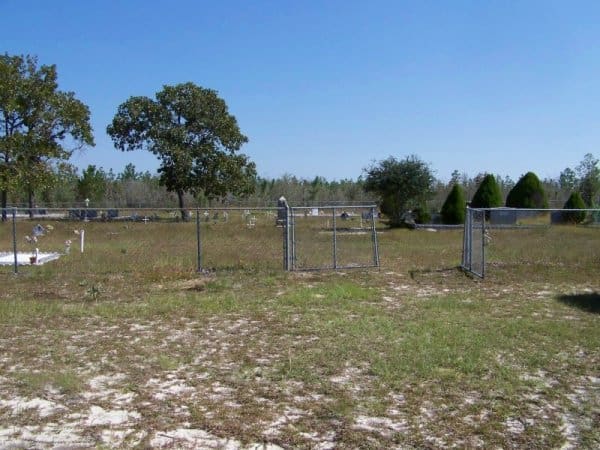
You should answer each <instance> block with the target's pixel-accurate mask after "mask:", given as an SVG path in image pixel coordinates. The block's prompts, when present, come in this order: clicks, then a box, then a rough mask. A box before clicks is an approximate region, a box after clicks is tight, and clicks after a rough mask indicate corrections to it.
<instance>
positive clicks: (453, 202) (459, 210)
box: [441, 184, 465, 225]
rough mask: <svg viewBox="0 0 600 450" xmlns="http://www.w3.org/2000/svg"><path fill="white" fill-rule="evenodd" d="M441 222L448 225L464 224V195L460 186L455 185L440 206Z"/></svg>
mask: <svg viewBox="0 0 600 450" xmlns="http://www.w3.org/2000/svg"><path fill="white" fill-rule="evenodd" d="M441 213H442V222H443V223H445V224H448V225H456V224H460V223H465V194H464V192H463V190H462V188H461V187H460V185H458V184H455V185H454V186H453V187H452V190H451V191H450V193H449V194H448V197H446V201H445V202H444V205H443V206H442V211H441Z"/></svg>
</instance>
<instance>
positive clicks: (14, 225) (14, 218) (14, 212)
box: [12, 208, 19, 275]
mask: <svg viewBox="0 0 600 450" xmlns="http://www.w3.org/2000/svg"><path fill="white" fill-rule="evenodd" d="M12 234H13V254H14V255H15V269H14V271H15V275H16V274H18V273H19V261H18V259H17V208H13V210H12Z"/></svg>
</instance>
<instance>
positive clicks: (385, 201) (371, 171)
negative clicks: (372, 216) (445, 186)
mask: <svg viewBox="0 0 600 450" xmlns="http://www.w3.org/2000/svg"><path fill="white" fill-rule="evenodd" d="M433 181H434V177H433V174H432V172H431V170H430V168H429V166H428V165H427V164H426V163H425V162H423V161H421V160H420V159H419V158H418V157H417V156H415V155H411V156H408V157H406V158H405V159H403V160H398V159H396V158H394V157H392V156H390V157H389V158H387V159H385V160H383V161H380V162H379V163H377V164H375V165H373V166H371V167H370V168H368V169H366V178H365V190H366V191H367V192H372V193H375V194H377V196H378V197H379V198H380V202H379V204H380V208H381V212H382V213H384V214H385V215H386V216H387V217H388V218H389V219H390V226H401V225H402V224H403V215H404V213H405V212H406V211H408V210H412V209H415V208H419V207H422V206H423V205H424V204H425V203H426V201H427V200H428V199H429V198H430V197H431V195H432V192H433Z"/></svg>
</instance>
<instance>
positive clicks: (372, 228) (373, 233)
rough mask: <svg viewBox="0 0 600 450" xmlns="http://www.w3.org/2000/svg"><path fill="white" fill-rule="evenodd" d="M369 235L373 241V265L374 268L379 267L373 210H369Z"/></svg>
mask: <svg viewBox="0 0 600 450" xmlns="http://www.w3.org/2000/svg"><path fill="white" fill-rule="evenodd" d="M361 220H362V215H361ZM371 233H372V238H371V239H372V241H373V263H374V264H375V267H379V244H378V242H377V230H376V228H375V208H371Z"/></svg>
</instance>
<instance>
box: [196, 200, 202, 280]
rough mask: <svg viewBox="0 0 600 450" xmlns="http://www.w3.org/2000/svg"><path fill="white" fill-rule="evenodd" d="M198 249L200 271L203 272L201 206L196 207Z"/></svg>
mask: <svg viewBox="0 0 600 450" xmlns="http://www.w3.org/2000/svg"><path fill="white" fill-rule="evenodd" d="M196 250H197V252H198V254H197V257H198V269H197V271H198V272H202V240H201V239H200V208H199V207H196Z"/></svg>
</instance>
